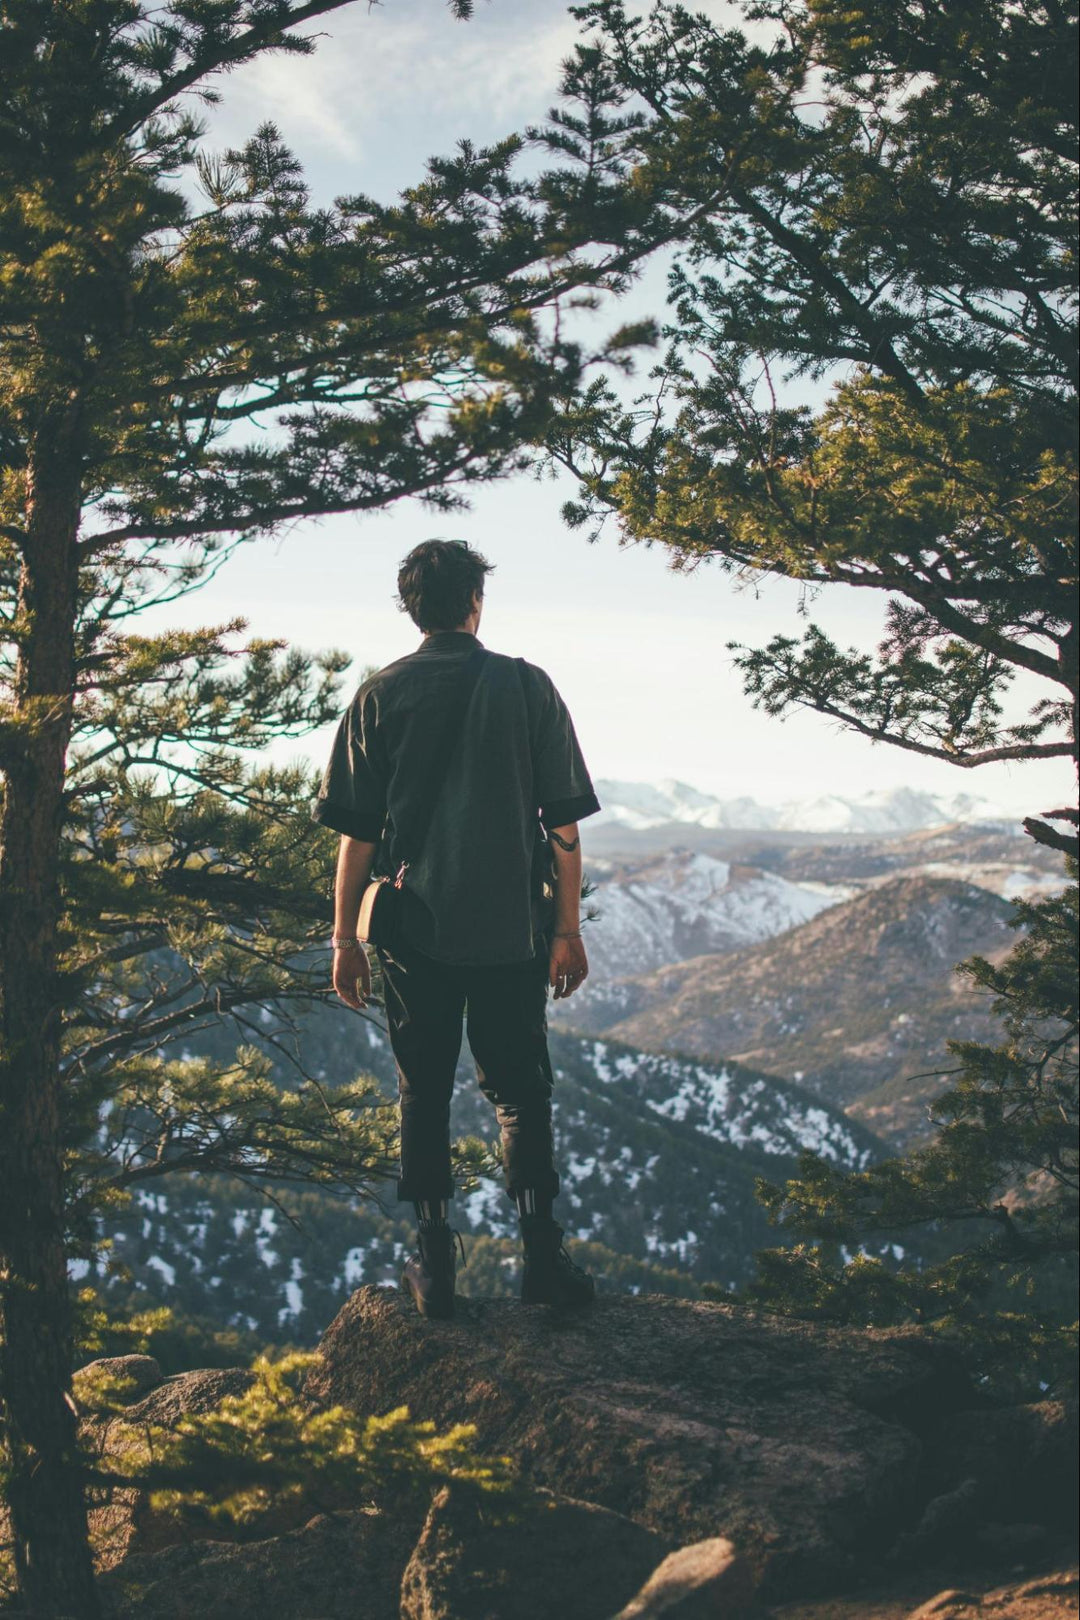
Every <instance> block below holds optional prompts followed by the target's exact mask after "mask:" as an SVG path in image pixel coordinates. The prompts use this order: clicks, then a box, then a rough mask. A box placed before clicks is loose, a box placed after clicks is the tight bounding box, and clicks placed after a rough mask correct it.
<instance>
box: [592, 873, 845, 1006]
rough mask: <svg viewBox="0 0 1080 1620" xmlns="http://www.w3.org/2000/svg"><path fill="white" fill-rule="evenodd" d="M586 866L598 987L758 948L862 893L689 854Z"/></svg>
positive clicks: (843, 885) (594, 977)
mask: <svg viewBox="0 0 1080 1620" xmlns="http://www.w3.org/2000/svg"><path fill="white" fill-rule="evenodd" d="M587 867H588V875H589V877H590V879H591V880H592V881H593V883H594V884H595V885H596V893H595V895H594V896H593V897H592V898H591V901H590V904H591V906H592V908H593V909H594V910H595V911H596V912H597V913H598V916H597V919H596V923H595V925H593V924H590V925H589V927H588V930H587V933H586V939H587V942H588V949H589V964H590V971H591V980H592V983H593V984H603V983H605V982H608V981H609V980H611V979H612V978H615V977H622V976H624V975H626V974H628V973H647V972H649V971H650V970H651V969H653V968H659V967H663V966H665V965H666V964H667V963H669V962H681V961H684V960H685V959H686V958H687V957H689V956H702V955H704V954H705V953H706V952H708V951H732V950H738V949H740V948H741V947H742V946H745V945H756V944H757V943H758V942H759V941H760V940H763V939H771V938H772V937H773V935H775V934H782V933H783V932H784V931H785V930H786V929H788V928H794V927H795V926H796V925H797V924H799V923H804V922H809V920H810V918H811V917H816V916H817V914H818V912H819V911H824V910H825V909H826V908H827V907H828V906H833V905H837V904H838V903H839V902H840V901H842V900H848V899H850V898H851V896H852V895H853V894H854V893H855V892H856V890H855V888H854V887H852V886H851V885H849V884H843V883H816V882H806V883H793V882H791V881H790V879H788V878H786V877H783V876H781V875H780V874H779V873H777V872H768V871H763V870H761V869H760V868H758V867H753V866H749V865H747V864H745V863H742V862H735V861H726V860H719V859H717V858H716V857H715V856H713V855H709V854H706V853H705V852H704V851H690V850H685V849H675V850H671V851H669V852H667V853H664V854H660V855H656V856H652V857H648V858H645V859H642V858H640V857H639V858H637V859H632V858H631V859H626V860H620V859H618V858H615V859H603V858H597V859H593V858H589V859H588V861H587ZM586 988H588V986H587V987H586Z"/></svg>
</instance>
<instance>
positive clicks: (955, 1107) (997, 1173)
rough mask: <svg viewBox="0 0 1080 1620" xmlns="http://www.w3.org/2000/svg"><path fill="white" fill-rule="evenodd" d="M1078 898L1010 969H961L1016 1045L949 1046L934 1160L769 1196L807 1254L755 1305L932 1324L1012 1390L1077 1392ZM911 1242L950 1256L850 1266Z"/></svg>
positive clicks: (1035, 923)
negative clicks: (950, 1067)
mask: <svg viewBox="0 0 1080 1620" xmlns="http://www.w3.org/2000/svg"><path fill="white" fill-rule="evenodd" d="M1070 868H1071V876H1072V878H1073V879H1074V880H1075V877H1076V865H1075V863H1074V862H1070ZM1077 894H1078V890H1077V886H1076V883H1075V881H1073V883H1072V884H1070V886H1069V888H1068V889H1067V890H1066V891H1065V892H1064V893H1063V894H1061V895H1057V896H1054V897H1052V898H1050V899H1045V900H1039V901H1030V902H1025V903H1022V904H1020V905H1019V906H1018V907H1017V915H1016V918H1015V924H1016V926H1017V927H1022V928H1023V930H1024V932H1023V935H1022V937H1021V939H1020V940H1019V942H1018V943H1017V945H1016V946H1015V947H1014V948H1013V950H1012V951H1011V952H1010V953H1009V955H1008V956H1007V957H1006V958H1005V959H1004V960H1003V961H1002V962H1000V963H997V964H992V963H990V962H987V961H986V960H984V959H982V958H979V957H975V958H973V959H972V960H971V961H970V962H967V963H964V964H962V971H963V972H965V973H966V974H967V975H968V977H969V978H971V979H972V981H973V982H974V983H975V984H976V985H978V986H979V987H980V988H982V989H983V990H985V991H987V992H988V993H989V994H990V995H992V996H993V997H994V1009H995V1012H997V1013H998V1014H999V1015H1000V1017H1001V1018H1002V1021H1003V1026H1004V1038H1003V1039H1002V1041H1001V1042H1000V1043H999V1044H997V1045H989V1044H983V1043H979V1042H974V1041H950V1042H949V1043H948V1044H949V1047H950V1049H951V1051H952V1052H953V1054H954V1055H955V1057H956V1058H957V1059H958V1060H959V1062H958V1067H957V1068H956V1069H955V1070H954V1071H953V1073H952V1083H951V1085H950V1087H949V1089H948V1090H947V1091H946V1092H945V1093H944V1094H943V1095H942V1096H941V1097H940V1098H939V1100H938V1101H937V1102H936V1103H935V1105H934V1114H935V1117H936V1119H937V1120H938V1121H939V1122H940V1131H939V1134H938V1135H937V1137H936V1138H935V1140H934V1141H933V1142H932V1143H931V1144H930V1145H929V1146H928V1147H926V1148H924V1149H922V1150H921V1151H920V1152H917V1153H914V1154H912V1155H911V1156H910V1157H909V1158H907V1159H904V1160H899V1159H891V1160H886V1161H884V1162H883V1163H881V1164H876V1165H873V1166H872V1167H871V1168H870V1169H869V1170H865V1171H862V1172H859V1173H857V1174H845V1173H843V1172H841V1171H837V1170H835V1169H834V1168H832V1167H831V1166H829V1165H826V1164H825V1163H823V1162H822V1161H821V1160H818V1159H815V1158H814V1157H813V1156H811V1155H808V1156H807V1157H806V1158H805V1159H804V1161H803V1163H802V1164H801V1166H800V1175H799V1177H798V1179H796V1180H793V1181H789V1182H788V1183H787V1184H786V1185H785V1186H783V1187H780V1186H774V1185H770V1184H768V1183H767V1182H764V1181H763V1182H762V1183H761V1188H760V1196H761V1197H762V1200H763V1202H764V1203H765V1205H766V1207H767V1208H768V1210H769V1213H770V1216H771V1218H772V1219H773V1220H774V1221H775V1222H776V1223H777V1224H778V1225H780V1226H781V1227H782V1228H784V1229H786V1230H787V1231H790V1232H792V1233H795V1234H798V1235H799V1236H801V1237H803V1238H809V1239H812V1240H813V1241H812V1242H810V1243H805V1242H804V1243H800V1244H797V1245H796V1246H795V1247H793V1248H789V1249H781V1250H773V1251H769V1252H767V1253H766V1254H764V1255H762V1256H761V1257H760V1272H759V1278H758V1281H757V1283H756V1285H755V1287H754V1288H753V1289H752V1290H751V1292H752V1294H753V1295H754V1296H755V1297H757V1298H759V1299H761V1300H763V1301H765V1302H768V1303H772V1304H774V1305H777V1306H779V1307H780V1308H782V1309H786V1310H794V1311H796V1312H797V1313H798V1314H809V1315H814V1316H825V1317H829V1318H832V1319H835V1320H841V1321H870V1322H876V1323H895V1322H902V1321H920V1322H930V1323H934V1324H937V1325H938V1326H939V1327H940V1328H941V1329H943V1330H948V1331H950V1332H953V1333H955V1334H957V1335H959V1337H960V1338H961V1339H962V1341H963V1342H964V1343H965V1344H966V1345H967V1346H968V1348H969V1350H970V1352H971V1355H972V1357H973V1359H974V1361H975V1363H976V1364H977V1365H978V1366H979V1367H980V1369H981V1370H982V1371H984V1372H985V1373H986V1374H987V1375H988V1376H990V1377H992V1378H993V1380H994V1382H995V1383H996V1384H998V1385H999V1386H1001V1387H1004V1388H1006V1389H1010V1390H1018V1391H1020V1392H1025V1393H1029V1394H1030V1393H1031V1392H1032V1391H1035V1390H1038V1389H1040V1388H1046V1387H1047V1386H1053V1387H1055V1388H1059V1389H1060V1388H1067V1387H1068V1386H1069V1385H1070V1383H1071V1382H1072V1381H1073V1380H1074V1377H1075V1349H1076V1305H1077V1301H1076V1258H1077V1247H1078V1219H1080V1204H1078V1191H1080V1178H1078V1158H1077V1126H1078V1106H1077V1096H1078V1093H1077V1057H1078V1054H1077V1027H1078V1010H1077V980H1076V975H1075V972H1074V971H1073V970H1072V964H1074V963H1075V960H1076V955H1077V942H1078V941H1077ZM912 1231H915V1232H920V1231H921V1232H924V1233H929V1234H930V1236H931V1241H932V1242H935V1243H936V1244H937V1246H938V1247H939V1249H940V1250H942V1251H943V1253H942V1255H941V1257H940V1258H939V1259H936V1260H933V1261H932V1262H931V1263H929V1264H925V1265H923V1266H921V1267H915V1266H912V1265H911V1264H910V1263H908V1264H902V1265H899V1266H897V1265H895V1264H893V1265H889V1264H887V1263H886V1261H885V1260H883V1259H881V1258H877V1257H874V1256H872V1255H871V1254H869V1253H865V1252H864V1253H858V1252H855V1253H852V1251H858V1250H859V1249H860V1247H861V1246H863V1245H865V1244H866V1243H867V1242H871V1243H873V1242H874V1241H875V1240H876V1241H877V1242H878V1243H882V1242H883V1241H887V1240H889V1239H890V1238H895V1237H900V1238H901V1239H902V1238H903V1237H904V1235H905V1234H906V1233H909V1232H912ZM900 1253H901V1256H902V1254H903V1251H902V1250H901V1251H900Z"/></svg>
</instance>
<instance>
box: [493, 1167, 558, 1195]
mask: <svg viewBox="0 0 1080 1620" xmlns="http://www.w3.org/2000/svg"><path fill="white" fill-rule="evenodd" d="M526 1187H532V1188H534V1189H535V1190H536V1191H537V1192H538V1193H539V1194H540V1195H541V1197H544V1196H547V1197H549V1198H555V1197H557V1196H558V1192H559V1187H560V1182H559V1177H558V1173H557V1172H556V1171H554V1170H546V1171H543V1172H540V1171H538V1172H537V1173H536V1175H533V1176H530V1175H520V1174H517V1173H515V1175H514V1176H513V1177H512V1178H511V1179H510V1180H508V1181H507V1183H506V1196H507V1198H509V1199H511V1200H516V1199H517V1195H518V1193H519V1192H524V1191H525V1189H526Z"/></svg>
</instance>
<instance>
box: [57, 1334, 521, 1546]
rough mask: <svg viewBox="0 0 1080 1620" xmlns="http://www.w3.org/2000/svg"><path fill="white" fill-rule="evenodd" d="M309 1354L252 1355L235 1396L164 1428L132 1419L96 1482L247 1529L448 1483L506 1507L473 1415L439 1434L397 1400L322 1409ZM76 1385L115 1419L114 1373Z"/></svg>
mask: <svg viewBox="0 0 1080 1620" xmlns="http://www.w3.org/2000/svg"><path fill="white" fill-rule="evenodd" d="M317 1360H318V1358H317V1356H315V1355H312V1354H310V1353H307V1352H299V1351H297V1352H293V1353H291V1354H288V1355H285V1356H282V1357H281V1358H280V1359H279V1360H276V1361H275V1360H271V1359H270V1358H269V1357H268V1356H260V1357H259V1358H258V1359H257V1360H256V1361H255V1363H254V1366H253V1368H252V1372H253V1375H254V1376H253V1379H252V1382H251V1384H250V1386H249V1387H248V1388H247V1389H246V1390H245V1391H244V1393H243V1394H241V1395H227V1396H225V1397H224V1398H223V1399H222V1400H221V1401H219V1402H218V1403H217V1405H216V1406H215V1407H214V1408H212V1409H211V1410H210V1411H206V1412H197V1413H196V1412H192V1413H185V1414H184V1415H183V1416H181V1417H180V1418H179V1419H178V1420H177V1421H176V1423H175V1424H174V1425H172V1426H171V1427H168V1428H166V1427H163V1426H161V1425H157V1424H145V1425H143V1424H139V1425H130V1428H131V1431H132V1434H131V1445H130V1447H127V1448H124V1449H121V1448H119V1447H117V1446H116V1445H115V1441H113V1442H112V1443H111V1444H110V1453H111V1456H112V1457H113V1459H114V1460H113V1461H111V1462H109V1461H107V1460H104V1459H103V1460H102V1462H100V1463H99V1464H98V1465H97V1467H96V1468H95V1470H94V1474H95V1482H96V1483H106V1482H107V1483H110V1484H112V1485H114V1486H115V1485H121V1484H133V1483H138V1484H139V1485H141V1486H142V1487H143V1488H144V1489H146V1490H148V1491H149V1493H150V1505H151V1507H152V1508H154V1509H155V1510H157V1511H160V1512H164V1513H167V1514H169V1515H171V1516H174V1517H176V1518H178V1519H180V1520H181V1521H182V1522H183V1523H185V1524H187V1525H189V1526H191V1527H194V1526H196V1525H197V1526H198V1527H199V1528H200V1529H202V1530H203V1531H206V1530H213V1531H214V1532H215V1533H218V1534H220V1533H221V1531H222V1530H225V1531H227V1532H229V1533H232V1534H236V1535H239V1536H241V1537H245V1536H250V1537H253V1538H257V1537H258V1535H259V1533H260V1529H261V1528H262V1527H263V1526H264V1525H265V1524H266V1522H267V1521H268V1520H269V1519H270V1517H271V1515H280V1514H281V1513H283V1512H289V1511H295V1510H297V1509H298V1508H300V1507H302V1508H303V1509H304V1510H305V1511H308V1510H310V1511H311V1512H318V1511H323V1512H326V1511H332V1510H333V1509H335V1508H341V1507H353V1508H356V1507H361V1506H363V1505H365V1504H366V1503H369V1502H372V1501H375V1502H377V1503H379V1504H380V1505H397V1506H400V1505H401V1504H402V1503H403V1502H405V1501H408V1500H414V1501H415V1500H421V1499H423V1498H424V1497H425V1496H426V1495H427V1494H429V1493H430V1492H431V1490H432V1489H433V1488H435V1487H437V1486H438V1485H440V1484H445V1483H448V1482H450V1481H456V1482H459V1483H461V1484H463V1485H465V1486H466V1487H469V1488H472V1489H475V1490H477V1491H479V1492H481V1493H482V1494H483V1495H484V1496H485V1497H489V1498H491V1499H492V1505H493V1506H497V1503H496V1502H495V1500H494V1499H495V1498H498V1497H500V1496H503V1497H507V1498H508V1501H507V1503H506V1506H507V1507H509V1508H511V1510H512V1502H511V1501H510V1500H509V1498H511V1497H512V1487H513V1483H514V1481H513V1474H512V1470H511V1465H510V1462H509V1459H507V1458H505V1457H493V1458H486V1457H482V1456H480V1455H479V1454H478V1453H477V1452H476V1450H475V1447H474V1445H473V1440H474V1438H475V1435H476V1426H475V1424H464V1423H457V1424H454V1425H453V1426H452V1427H451V1428H450V1429H448V1430H446V1431H445V1432H444V1433H441V1434H440V1433H438V1432H437V1431H436V1428H435V1424H434V1423H432V1422H430V1421H424V1422H418V1421H416V1420H414V1419H412V1418H411V1417H410V1416H409V1411H408V1408H407V1407H404V1406H400V1407H397V1408H395V1409H394V1410H393V1411H391V1412H387V1413H385V1414H382V1415H378V1416H376V1415H368V1416H366V1417H361V1416H358V1415H357V1414H356V1413H354V1412H350V1411H349V1410H348V1409H347V1408H345V1407H343V1406H331V1407H320V1406H318V1405H316V1404H315V1403H313V1402H312V1401H311V1400H310V1399H308V1398H306V1397H305V1395H304V1392H303V1384H304V1380H305V1378H306V1377H307V1375H308V1373H309V1372H310V1371H311V1369H312V1367H313V1366H314V1364H315V1363H316V1362H317ZM81 1393H82V1396H83V1400H84V1404H85V1407H86V1410H87V1411H88V1412H89V1411H94V1412H96V1414H97V1415H98V1416H99V1417H101V1416H103V1415H105V1414H111V1415H112V1416H113V1417H114V1419H115V1421H118V1422H121V1423H123V1421H124V1418H123V1405H122V1399H123V1394H124V1391H123V1390H122V1389H120V1388H118V1387H116V1385H115V1383H108V1384H106V1383H102V1384H101V1387H100V1388H98V1389H97V1390H94V1391H92V1390H90V1389H89V1388H86V1389H85V1390H81ZM264 1533H265V1532H264Z"/></svg>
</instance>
